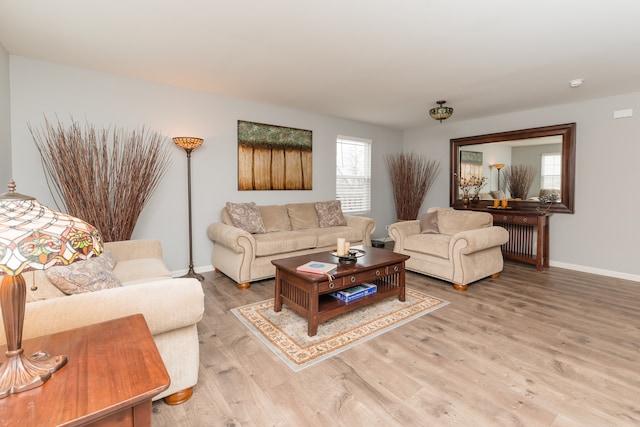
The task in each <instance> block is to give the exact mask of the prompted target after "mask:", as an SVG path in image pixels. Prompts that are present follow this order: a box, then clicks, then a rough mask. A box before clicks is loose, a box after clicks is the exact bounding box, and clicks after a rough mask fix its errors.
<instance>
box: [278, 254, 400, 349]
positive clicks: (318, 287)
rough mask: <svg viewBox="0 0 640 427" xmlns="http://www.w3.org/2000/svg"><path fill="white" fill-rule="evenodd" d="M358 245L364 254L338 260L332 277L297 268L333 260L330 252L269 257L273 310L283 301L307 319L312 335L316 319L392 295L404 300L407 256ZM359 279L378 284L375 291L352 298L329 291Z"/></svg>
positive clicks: (314, 333)
mask: <svg viewBox="0 0 640 427" xmlns="http://www.w3.org/2000/svg"><path fill="white" fill-rule="evenodd" d="M360 249H362V250H365V251H366V255H364V256H363V257H361V258H358V261H357V262H356V263H352V264H339V266H338V270H337V271H336V273H335V274H334V275H333V279H331V280H330V279H329V278H327V277H326V276H323V275H315V274H305V273H300V272H298V271H296V268H297V267H298V266H300V265H302V264H304V263H306V262H309V261H322V262H333V261H335V258H334V257H333V256H332V255H331V253H330V252H326V253H317V254H309V255H302V256H297V257H292V258H285V259H280V260H274V261H272V263H273V264H274V265H275V266H276V287H275V298H274V300H275V302H274V310H275V311H276V312H277V311H280V310H282V305H283V304H284V305H286V306H288V307H290V308H292V309H293V310H295V311H296V312H297V313H298V314H300V315H301V316H303V317H305V318H306V319H307V321H308V334H309V336H313V335H316V334H317V332H318V324H319V323H322V322H324V321H327V320H329V319H332V318H334V317H336V316H339V315H341V314H344V313H347V312H349V311H352V310H355V309H357V308H359V307H363V306H365V305H368V304H372V303H375V302H377V301H380V300H382V299H385V298H389V297H393V296H397V297H398V299H399V300H400V301H404V300H405V267H404V263H405V261H406V260H407V259H409V257H408V256H406V255H402V254H397V253H394V252H391V251H388V250H385V249H378V248H368V247H367V248H366V249H365V248H360ZM362 283H373V284H375V285H377V287H378V289H377V292H376V293H375V294H371V295H367V296H365V297H362V298H359V299H357V300H355V301H351V302H344V301H341V300H339V299H338V298H334V297H332V296H331V295H329V294H330V293H331V292H335V291H339V290H342V289H347V288H350V287H352V286H356V285H359V284H362Z"/></svg>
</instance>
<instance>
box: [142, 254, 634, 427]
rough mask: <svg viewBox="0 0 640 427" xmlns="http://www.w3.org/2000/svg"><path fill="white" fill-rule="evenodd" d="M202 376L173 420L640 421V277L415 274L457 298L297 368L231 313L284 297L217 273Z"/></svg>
mask: <svg viewBox="0 0 640 427" xmlns="http://www.w3.org/2000/svg"><path fill="white" fill-rule="evenodd" d="M205 276H206V280H205V281H204V282H203V287H204V289H205V316H204V319H203V320H202V321H201V322H200V323H199V325H198V328H199V333H200V342H201V344H200V381H199V384H198V385H197V386H196V388H195V389H194V395H193V397H192V398H191V400H189V401H188V402H186V403H185V404H183V405H179V406H168V405H166V404H164V403H162V402H155V403H154V405H153V424H154V426H156V427H160V426H171V427H180V426H198V427H200V426H233V427H245V426H448V425H459V426H581V427H584V426H598V427H600V426H638V425H640V375H639V371H640V304H639V302H640V283H638V282H631V281H625V280H619V279H613V278H607V277H603V276H597V275H592V274H587V273H580V272H574V271H569V270H564V269H559V268H554V267H552V268H550V269H548V270H545V271H543V272H538V271H537V270H535V268H533V267H531V266H528V265H523V264H517V263H512V262H505V269H504V272H503V273H502V275H501V277H500V278H499V279H495V280H494V279H487V280H483V281H481V282H478V283H476V284H472V285H471V286H469V290H468V291H467V292H466V293H461V292H457V291H455V290H453V288H452V287H451V285H450V284H448V283H445V282H442V281H438V280H435V279H431V278H428V277H425V276H422V275H418V274H414V273H408V275H407V285H408V286H411V287H414V288H416V289H419V290H422V291H424V292H426V293H428V294H430V295H433V296H435V297H438V298H441V299H445V300H447V301H449V302H450V303H451V304H449V305H448V306H446V307H444V308H442V309H440V310H437V311H435V312H433V313H431V314H427V315H425V316H423V317H421V318H419V319H417V320H414V321H412V322H410V323H409V324H407V325H404V326H401V327H399V328H396V329H394V330H392V331H390V332H388V333H386V334H383V335H382V336H379V337H377V338H374V339H372V340H370V341H368V342H365V343H363V344H360V345H358V346H356V347H355V348H352V349H350V350H347V351H346V352H344V353H342V354H340V355H338V356H336V357H333V358H331V359H329V360H326V361H324V362H321V363H319V364H317V365H314V366H312V367H309V368H307V369H304V370H302V371H300V372H298V373H294V372H293V371H291V370H290V369H289V368H288V367H287V366H286V365H285V364H284V363H282V362H281V361H280V360H279V359H278V358H277V357H276V356H275V355H274V354H272V353H271V351H270V350H268V349H267V348H266V347H265V346H264V345H263V344H262V343H260V342H259V341H258V340H257V339H256V338H255V337H254V336H253V334H252V333H250V332H249V331H248V330H247V329H246V328H245V327H244V326H243V325H242V324H241V323H240V322H239V321H238V320H237V319H236V318H235V316H234V315H233V314H232V313H231V312H230V309H231V308H233V307H237V306H240V305H244V304H247V303H250V302H255V301H261V300H264V299H267V298H271V297H273V286H274V285H273V280H267V281H262V282H258V283H254V284H252V286H251V288H250V289H248V290H245V291H240V290H237V289H236V288H235V286H234V283H233V282H232V281H231V280H229V279H228V278H226V277H225V276H223V275H221V274H217V273H213V272H212V273H206V274H205Z"/></svg>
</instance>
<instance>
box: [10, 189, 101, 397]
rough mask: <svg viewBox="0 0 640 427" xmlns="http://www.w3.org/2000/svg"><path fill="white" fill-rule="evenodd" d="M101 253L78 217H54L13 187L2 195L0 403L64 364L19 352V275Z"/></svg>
mask: <svg viewBox="0 0 640 427" xmlns="http://www.w3.org/2000/svg"><path fill="white" fill-rule="evenodd" d="M102 251H103V242H102V236H101V235H100V233H99V232H98V230H97V229H96V228H95V227H93V226H92V225H90V224H87V223H86V222H84V221H82V220H81V219H79V218H76V217H73V216H70V215H66V214H63V213H61V212H56V211H54V210H51V209H49V208H47V207H46V206H44V205H41V204H40V203H38V202H37V201H36V200H35V199H34V198H33V197H29V196H24V195H22V194H19V193H16V192H15V183H14V182H13V181H11V182H10V183H9V191H8V192H7V193H4V194H2V195H0V276H3V277H2V284H1V285H0V308H1V309H2V322H3V325H4V330H5V336H6V339H7V351H6V353H5V360H4V362H3V363H2V364H0V399H1V398H4V397H7V396H9V395H10V394H12V393H19V392H22V391H26V390H30V389H32V388H35V387H39V386H41V385H42V384H44V382H45V381H47V380H48V379H49V378H50V377H51V374H52V373H53V372H55V371H57V370H58V369H60V368H62V367H63V366H64V365H65V364H66V363H67V358H66V356H50V355H49V354H48V353H46V352H43V351H40V352H36V353H34V354H32V355H26V354H24V350H23V349H22V330H23V325H24V317H25V311H26V310H25V309H26V286H25V281H24V278H23V277H22V272H23V271H29V270H45V269H47V268H49V267H52V266H54V265H56V264H63V265H66V264H71V263H72V262H75V261H79V260H84V259H87V258H90V257H92V256H97V255H100V254H101V253H102Z"/></svg>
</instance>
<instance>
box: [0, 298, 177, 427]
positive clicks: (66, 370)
mask: <svg viewBox="0 0 640 427" xmlns="http://www.w3.org/2000/svg"><path fill="white" fill-rule="evenodd" d="M69 298H72V297H69ZM27 321H28V319H27ZM23 348H24V350H25V353H33V352H35V351H39V350H44V351H47V352H48V353H50V354H56V355H57V354H63V355H66V356H67V358H68V360H69V361H68V362H67V364H66V365H65V366H64V367H62V368H61V369H60V370H58V371H56V372H55V373H54V374H53V375H52V376H51V378H50V379H49V380H48V381H47V382H45V383H44V384H43V385H42V386H40V387H38V388H35V389H33V390H28V391H24V392H21V393H17V394H12V395H9V396H8V397H6V398H4V399H2V400H0V426H3V427H4V426H92V427H115V426H136V427H138V426H151V399H152V398H153V397H154V396H155V395H157V394H158V393H160V392H162V391H164V390H166V389H167V387H169V382H170V379H169V374H168V373H167V370H166V369H165V366H164V364H163V362H162V359H161V358H160V354H159V353H158V349H157V347H156V345H155V342H154V341H153V337H152V336H151V333H150V332H149V328H148V327H147V323H146V322H145V320H144V317H143V316H142V315H141V314H137V315H134V316H129V317H123V318H121V319H116V320H111V321H108V322H104V323H99V324H96V325H91V326H86V327H83V328H78V329H73V330H70V331H65V332H60V333H57V334H53V335H49V336H44V337H39V338H33V339H30V340H26V341H24V343H23ZM5 351H6V346H0V352H1V353H0V354H4V352H5Z"/></svg>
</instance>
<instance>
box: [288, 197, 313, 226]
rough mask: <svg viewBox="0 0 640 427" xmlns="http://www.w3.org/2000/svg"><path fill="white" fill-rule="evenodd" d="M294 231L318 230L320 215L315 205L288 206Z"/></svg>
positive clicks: (293, 204)
mask: <svg viewBox="0 0 640 427" xmlns="http://www.w3.org/2000/svg"><path fill="white" fill-rule="evenodd" d="M286 207H287V212H288V213H289V219H290V220H291V229H292V230H304V229H307V228H318V227H320V223H319V222H318V214H317V212H316V204H315V203H292V204H288V205H286Z"/></svg>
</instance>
